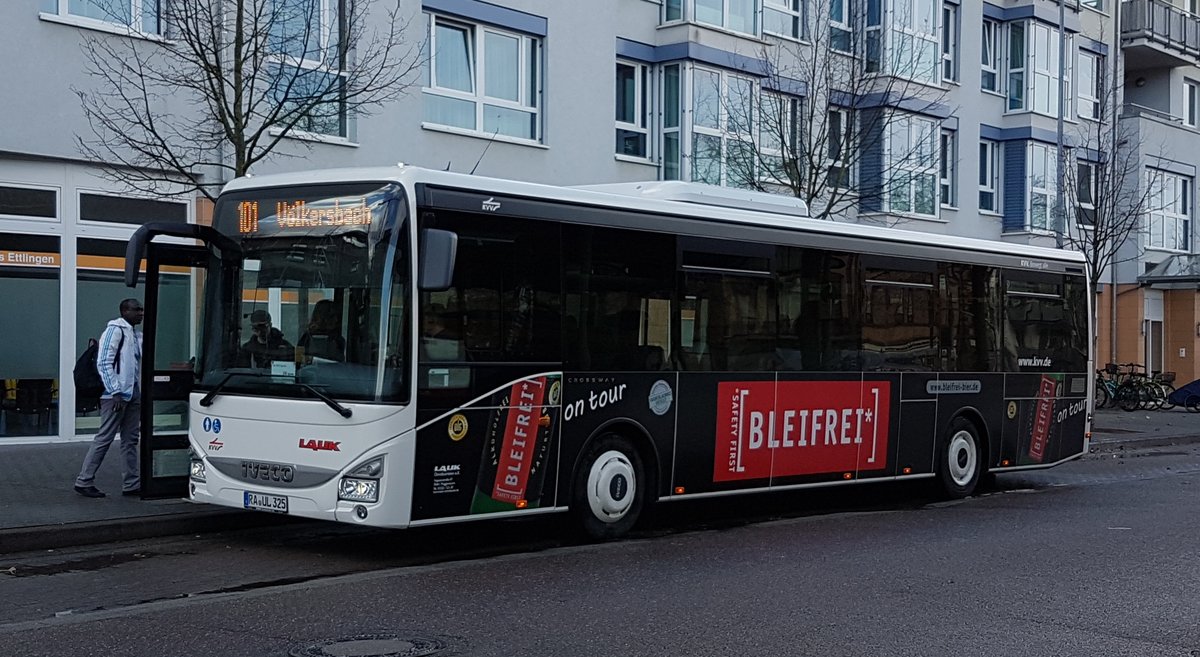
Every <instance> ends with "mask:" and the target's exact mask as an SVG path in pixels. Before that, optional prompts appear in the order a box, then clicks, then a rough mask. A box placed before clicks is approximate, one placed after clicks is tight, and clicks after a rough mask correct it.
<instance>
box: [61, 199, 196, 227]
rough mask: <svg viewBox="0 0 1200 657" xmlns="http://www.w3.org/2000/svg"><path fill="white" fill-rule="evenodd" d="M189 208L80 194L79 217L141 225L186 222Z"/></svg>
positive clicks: (171, 202)
mask: <svg viewBox="0 0 1200 657" xmlns="http://www.w3.org/2000/svg"><path fill="white" fill-rule="evenodd" d="M187 217H188V206H187V204H186V203H179V202H175V201H155V200H150V199H141V198H128V197H124V196H104V195H101V194H80V195H79V218H80V219H82V220H83V221H104V222H110V223H118V224H134V225H141V224H144V223H147V222H150V221H168V222H174V223H181V224H185V223H187Z"/></svg>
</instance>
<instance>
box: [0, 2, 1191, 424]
mask: <svg viewBox="0 0 1200 657" xmlns="http://www.w3.org/2000/svg"><path fill="white" fill-rule="evenodd" d="M262 1H265V2H267V4H268V5H278V6H279V7H288V6H291V7H292V8H293V9H295V6H299V7H301V8H303V10H304V11H305V12H308V14H309V15H311V16H313V17H315V18H314V20H317V21H318V22H320V23H321V24H323V25H336V24H338V23H337V21H338V17H337V16H335V15H334V14H335V13H336V11H337V7H338V6H339V5H340V3H338V2H333V1H330V0H272V1H268V0H262ZM1175 2H1176V5H1171V4H1170V3H1169V2H1167V1H1166V0H1126V1H1125V2H1123V3H1119V4H1118V1H1117V0H1087V1H1084V0H1066V1H1065V2H1064V4H1063V5H1062V6H1061V13H1060V4H1059V2H1057V1H1056V0H991V1H990V2H981V1H980V0H609V1H608V2H605V3H583V4H581V3H564V2H555V1H553V0H503V1H502V0H495V2H482V1H480V0H405V1H404V2H403V3H401V7H402V9H403V11H404V12H406V13H405V16H404V18H406V19H408V21H409V22H408V28H407V32H406V35H405V36H406V40H407V41H408V42H409V43H410V44H413V45H415V46H417V48H415V49H414V52H415V53H416V54H415V55H414V56H415V57H417V58H418V63H419V66H418V67H417V69H416V71H415V76H414V77H413V78H412V79H410V80H409V82H410V83H411V86H410V87H409V88H408V89H407V90H406V92H405V93H404V94H402V95H400V96H399V98H398V99H396V100H394V101H391V102H388V103H387V104H385V105H382V106H380V107H377V108H374V111H372V112H370V113H366V112H356V111H352V110H347V109H346V108H345V107H339V106H337V104H336V103H334V104H331V106H330V107H329V108H328V111H327V112H321V113H319V115H317V114H316V113H314V115H313V116H311V117H308V118H309V120H307V121H305V122H303V123H301V124H300V125H298V127H297V129H295V130H292V131H290V132H289V133H287V134H285V135H284V136H283V137H284V138H283V139H282V141H281V142H280V144H279V146H278V148H277V149H276V152H275V155H274V156H273V157H271V158H269V159H266V160H264V161H262V162H260V163H259V164H257V165H256V166H255V169H254V172H255V173H273V172H279V171H288V170H296V169H306V168H317V167H341V166H357V165H379V164H388V163H395V162H405V163H409V164H416V165H420V166H425V167H430V168H436V169H450V170H454V171H464V172H474V173H475V174H477V175H484V176H496V177H506V178H518V179H523V180H530V181H536V182H545V183H553V184H565V185H574V184H594V183H605V182H625V181H638V180H672V179H680V180H690V181H699V182H707V183H712V184H721V185H731V186H743V187H756V188H761V189H767V190H769V191H776V192H781V193H794V194H799V195H801V196H806V197H807V198H808V200H810V205H812V207H813V208H814V210H815V211H817V212H818V213H820V214H821V216H822V217H823V218H827V219H829V220H835V221H863V222H876V223H884V224H887V225H895V226H897V227H900V228H903V229H907V230H919V231H927V232H930V233H934V234H955V235H965V236H970V237H976V238H983V239H992V240H1000V241H1007V242H1013V243H1033V244H1040V245H1054V244H1055V243H1056V242H1060V241H1061V238H1060V237H1059V235H1060V234H1061V233H1062V232H1064V231H1067V230H1073V231H1076V232H1078V231H1080V230H1086V224H1087V222H1088V221H1089V220H1094V218H1093V219H1089V217H1091V216H1092V215H1089V211H1094V207H1090V206H1094V205H1095V204H1094V203H1089V199H1091V198H1092V197H1093V196H1095V193H1094V192H1095V191H1096V190H1091V191H1088V190H1089V188H1088V187H1087V183H1086V181H1088V180H1091V179H1092V177H1091V176H1092V173H1091V172H1092V170H1093V169H1094V168H1095V167H1097V166H1100V165H1101V164H1102V163H1103V162H1104V161H1106V158H1108V157H1110V154H1109V153H1107V152H1106V150H1112V149H1106V148H1104V147H1103V144H1104V142H1103V141H1102V140H1101V141H1098V142H1096V143H1091V142H1089V139H1088V135H1089V134H1091V133H1101V132H1104V131H1105V130H1107V129H1108V127H1109V126H1112V125H1113V122H1114V121H1119V122H1120V124H1121V125H1124V126H1128V127H1129V129H1131V130H1135V131H1136V134H1137V135H1139V136H1140V138H1139V139H1138V140H1137V141H1136V143H1137V148H1134V149H1132V150H1131V151H1129V153H1130V157H1134V158H1137V167H1138V169H1139V171H1152V172H1154V173H1153V175H1151V174H1144V175H1138V176H1134V177H1133V178H1132V179H1130V180H1129V181H1128V184H1129V185H1130V187H1131V189H1133V190H1135V191H1134V193H1136V190H1138V189H1145V190H1149V191H1152V192H1153V195H1154V199H1155V200H1154V202H1153V203H1151V204H1150V205H1148V206H1147V207H1148V208H1149V207H1151V206H1152V207H1153V212H1149V211H1148V212H1147V213H1146V216H1145V217H1144V218H1143V224H1142V225H1141V227H1140V228H1139V230H1137V231H1136V234H1135V236H1134V237H1133V238H1131V240H1130V241H1129V242H1128V243H1126V245H1125V246H1124V247H1123V250H1122V252H1121V257H1120V258H1118V260H1119V264H1118V265H1117V266H1116V267H1114V268H1112V271H1105V272H1103V274H1102V276H1101V279H1102V281H1104V282H1105V285H1103V286H1102V289H1100V290H1098V295H1097V307H1098V309H1099V311H1100V329H1101V331H1100V332H1101V338H1100V348H1099V350H1098V353H1097V361H1098V362H1100V363H1103V362H1106V361H1110V360H1115V361H1116V362H1130V361H1133V362H1145V363H1148V364H1150V365H1151V366H1153V367H1154V368H1155V369H1164V370H1172V371H1176V372H1178V375H1179V378H1180V379H1182V380H1183V381H1190V380H1192V379H1194V378H1197V377H1200V365H1198V362H1200V361H1197V359H1196V358H1195V351H1196V349H1197V348H1200V300H1198V299H1197V296H1196V283H1195V281H1194V280H1193V279H1191V278H1189V276H1194V271H1195V270H1196V268H1195V267H1194V266H1193V265H1192V262H1191V259H1190V257H1191V255H1192V254H1193V253H1194V252H1195V246H1194V242H1195V240H1194V238H1193V236H1192V232H1193V231H1192V229H1191V222H1190V219H1191V216H1192V213H1193V212H1194V210H1193V207H1192V206H1193V203H1192V202H1191V199H1192V198H1193V197H1194V191H1195V184H1196V169H1195V156H1194V155H1193V154H1194V153H1200V125H1198V124H1200V68H1198V67H1197V65H1200V43H1196V41H1197V39H1200V37H1198V36H1197V35H1198V34H1200V29H1197V25H1200V18H1198V17H1197V16H1196V15H1195V14H1194V13H1191V12H1195V11H1197V8H1196V7H1194V6H1188V4H1189V0H1175ZM1191 4H1192V5H1194V4H1195V3H1194V2H1191ZM159 6H160V5H159V3H151V2H146V1H145V0H16V1H14V2H7V3H0V26H2V27H0V32H2V33H3V34H4V37H5V38H4V39H0V57H3V61H5V62H6V63H7V64H6V66H4V67H3V69H2V70H3V73H2V75H3V78H4V80H3V81H4V82H5V83H6V88H7V89H10V90H21V92H20V93H8V94H4V95H3V97H0V117H3V118H4V119H5V121H4V125H6V126H9V129H7V130H4V131H0V294H2V295H3V298H5V299H8V300H11V301H15V302H17V303H11V304H10V308H11V309H12V310H11V311H10V312H9V313H8V314H7V315H6V317H5V319H3V320H0V334H3V335H6V336H13V338H14V339H10V340H7V341H5V342H4V343H3V344H0V380H3V381H4V382H5V388H4V395H3V399H4V411H3V412H2V413H0V416H2V418H3V420H2V421H0V443H3V442H16V441H21V440H38V441H44V440H73V439H76V438H77V437H78V436H81V435H86V434H87V433H89V432H90V431H94V430H95V428H96V424H97V421H98V418H97V417H96V415H95V412H94V411H92V410H90V409H86V408H82V407H80V406H79V404H77V403H76V400H75V399H74V392H73V390H72V389H71V388H72V386H71V385H70V381H71V369H72V367H73V366H74V363H75V360H76V358H77V357H78V355H79V354H80V353H81V352H82V351H83V349H84V348H85V347H86V344H87V339H88V338H89V337H94V336H97V335H98V334H99V332H100V331H101V330H102V329H103V326H104V323H105V321H107V320H108V319H110V318H112V317H114V316H116V314H117V312H116V307H117V303H118V302H119V300H120V299H122V298H124V297H126V296H129V295H130V291H129V290H128V288H125V287H124V286H123V285H122V284H121V283H120V281H119V280H118V279H119V270H120V267H121V257H122V255H123V252H124V244H125V241H126V240H127V239H128V238H129V236H130V235H131V234H132V232H133V230H135V229H136V227H137V226H138V225H139V224H141V223H143V222H145V221H148V220H152V219H153V220H164V219H165V220H174V221H181V222H196V221H204V217H205V216H206V214H207V212H208V208H209V204H208V203H207V202H206V201H204V200H203V199H198V198H196V197H195V196H194V195H190V196H189V195H183V196H163V195H157V196H155V195H140V194H131V193H129V191H128V189H127V188H125V187H124V186H122V184H121V183H120V182H117V181H114V180H112V179H111V176H109V175H105V172H104V170H102V168H101V167H99V166H97V163H96V162H95V161H92V160H90V159H89V158H88V157H85V156H84V155H82V151H81V149H80V147H79V143H78V142H79V140H80V138H84V139H86V138H90V137H91V136H92V134H93V133H92V129H93V127H94V126H93V125H92V122H90V121H89V120H88V118H87V116H86V114H85V113H84V111H83V109H82V108H81V103H80V99H79V97H78V96H77V94H76V92H77V91H81V92H87V91H88V90H95V89H96V88H98V86H102V84H103V83H102V81H100V80H98V79H97V77H96V76H95V75H91V74H89V70H90V67H89V58H90V57H94V56H95V52H96V49H95V48H94V47H89V46H88V44H89V43H91V44H94V43H96V40H101V41H102V42H103V41H104V40H108V41H109V42H112V41H114V40H128V39H135V40H138V43H144V44H145V45H146V46H148V47H150V48H153V47H161V48H170V47H171V38H172V31H171V29H172V28H171V26H170V25H169V24H168V22H167V21H164V20H162V17H161V16H159V15H158V14H157V11H158V9H157V8H158V7H159ZM372 11H373V12H375V11H377V9H376V8H374V7H373V8H372ZM373 15H378V14H373ZM1181 26H1182V27H1181ZM34 53H36V55H34ZM1122 54H1123V56H1122ZM288 61H292V60H288ZM296 62H297V63H296V65H297V66H308V65H310V63H306V60H305V58H304V57H299V58H298V59H296ZM314 66H317V68H320V64H319V63H318V64H315V65H314ZM1114 72H1115V73H1114ZM160 102H162V103H163V108H164V112H167V111H169V112H171V113H175V114H180V113H183V114H186V113H189V112H198V111H200V110H199V109H198V105H197V104H196V103H194V102H191V103H189V102H188V99H187V98H186V96H185V95H183V94H181V95H180V97H178V98H167V99H160ZM1060 114H1061V116H1062V129H1061V131H1060V129H1059V117H1060ZM1114 117H1116V118H1114ZM1060 135H1061V137H1060ZM1060 141H1061V142H1062V143H1063V144H1064V145H1065V146H1066V147H1067V150H1066V151H1065V152H1066V153H1067V155H1066V156H1065V157H1064V158H1063V159H1062V161H1061V162H1062V163H1061V164H1060V160H1059V157H1058V153H1059V142H1060ZM1110 143H1112V142H1110ZM198 173H199V174H201V175H203V176H206V177H207V180H209V181H210V182H214V181H215V182H220V181H221V178H220V176H221V174H220V173H219V172H218V171H215V170H208V171H199V172H198ZM1060 173H1061V175H1060ZM1068 173H1069V174H1070V175H1067V174H1068ZM1068 180H1071V181H1076V182H1075V183H1073V184H1068V183H1067V181H1068ZM1078 181H1084V182H1083V183H1079V182H1078ZM1068 188H1070V191H1071V192H1072V193H1067V192H1068ZM1151 188H1153V189H1151ZM1077 189H1082V190H1084V191H1083V192H1082V193H1076V192H1075V190H1077ZM1168 190H1169V191H1168ZM1068 197H1069V198H1068ZM1060 198H1061V202H1062V204H1063V205H1064V206H1065V207H1066V212H1063V213H1059V212H1056V208H1057V207H1058V204H1059V202H1060ZM1060 217H1061V219H1060ZM1080 225H1084V227H1083V228H1082V229H1081V228H1080ZM176 274H177V277H178V280H177V281H175V282H174V283H173V284H172V285H171V286H168V288H170V290H169V291H168V292H164V294H165V300H164V304H169V305H170V308H171V309H172V310H171V312H170V313H169V316H170V318H171V319H170V320H169V321H173V322H175V323H176V325H177V327H178V328H177V330H178V332H179V335H180V340H179V344H178V345H177V348H175V349H173V350H167V351H168V352H169V353H164V354H162V355H161V356H160V360H166V361H168V362H172V363H174V362H177V363H180V364H186V362H187V360H188V358H189V357H190V355H191V354H192V353H194V350H195V330H194V324H195V316H196V313H195V311H194V309H195V305H196V299H195V298H194V297H195V293H194V291H193V290H192V287H193V286H192V285H191V283H190V282H189V281H190V280H191V279H190V274H189V273H188V272H186V271H180V272H176ZM1113 283H1115V285H1114V284H1113ZM1114 290H1115V291H1116V295H1115V297H1114V296H1113V291H1114ZM1111 298H1115V299H1116V300H1117V301H1116V304H1115V308H1116V312H1115V314H1114V313H1113V312H1112V310H1111V308H1113V307H1114V306H1113V304H1111V303H1110V302H1109V299H1111ZM17 309H19V310H17ZM14 311H15V312H14ZM1114 316H1115V317H1117V318H1118V321H1116V322H1113V321H1112V317H1114ZM165 317H166V316H164V320H165ZM165 321H166V320H165ZM1113 327H1115V328H1116V330H1115V331H1113V330H1112V329H1113ZM1185 329H1186V330H1185ZM1109 345H1113V347H1112V348H1113V351H1111V353H1110V351H1109ZM73 407H74V412H63V411H62V409H71V408H73ZM156 412H157V411H156ZM177 415H178V414H177V413H176V414H172V413H171V412H169V410H168V409H164V411H163V413H162V414H161V421H162V422H163V423H164V424H166V425H171V424H172V423H180V422H183V421H184V420H183V418H180V417H177ZM157 421H159V419H157V418H156V422H157Z"/></svg>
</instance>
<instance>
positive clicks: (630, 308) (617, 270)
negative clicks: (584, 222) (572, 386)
mask: <svg viewBox="0 0 1200 657" xmlns="http://www.w3.org/2000/svg"><path fill="white" fill-rule="evenodd" d="M563 230H564V240H563V242H564V250H563V262H564V265H565V267H564V272H565V277H564V286H565V287H564V295H563V298H564V304H565V305H564V308H563V314H564V316H565V317H566V320H565V321H564V323H563V338H564V340H565V343H564V345H565V349H564V350H563V359H564V361H565V363H566V367H568V368H571V369H579V370H584V371H594V372H595V371H614V370H627V371H659V370H666V369H673V368H674V367H676V362H677V356H678V354H677V344H676V340H677V338H675V337H674V335H673V333H674V331H675V328H674V326H673V325H672V322H673V312H672V308H673V302H672V297H673V294H674V290H673V287H674V282H675V268H674V259H673V254H674V252H675V245H674V237H673V236H671V235H663V234H659V233H634V232H632V231H625V230H618V229H613V228H600V227H593V226H574V225H564V227H563Z"/></svg>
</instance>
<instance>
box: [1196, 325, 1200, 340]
mask: <svg viewBox="0 0 1200 657" xmlns="http://www.w3.org/2000/svg"><path fill="white" fill-rule="evenodd" d="M1196 337H1198V338H1200V324H1196Z"/></svg>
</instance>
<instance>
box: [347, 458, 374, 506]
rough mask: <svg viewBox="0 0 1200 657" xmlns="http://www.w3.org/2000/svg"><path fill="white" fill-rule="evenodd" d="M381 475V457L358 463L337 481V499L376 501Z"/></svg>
mask: <svg viewBox="0 0 1200 657" xmlns="http://www.w3.org/2000/svg"><path fill="white" fill-rule="evenodd" d="M382 476H383V457H382V456H377V457H375V458H373V459H371V460H370V461H367V462H366V463H363V464H361V465H359V466H358V467H356V468H354V469H353V470H351V471H350V473H349V474H348V475H347V476H345V477H342V480H341V481H340V482H339V483H338V499H339V500H345V501H347V502H378V501H379V478H380V477H382Z"/></svg>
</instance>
